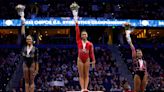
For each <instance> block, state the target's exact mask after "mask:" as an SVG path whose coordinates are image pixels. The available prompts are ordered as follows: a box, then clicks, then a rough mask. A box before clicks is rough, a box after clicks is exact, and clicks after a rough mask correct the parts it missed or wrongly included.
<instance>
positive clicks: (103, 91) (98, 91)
mask: <svg viewBox="0 0 164 92" xmlns="http://www.w3.org/2000/svg"><path fill="white" fill-rule="evenodd" d="M66 92H81V91H66ZM88 92H104V91H88Z"/></svg>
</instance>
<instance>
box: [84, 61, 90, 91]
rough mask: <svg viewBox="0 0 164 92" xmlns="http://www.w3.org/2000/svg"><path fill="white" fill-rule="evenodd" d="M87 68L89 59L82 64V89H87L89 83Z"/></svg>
mask: <svg viewBox="0 0 164 92" xmlns="http://www.w3.org/2000/svg"><path fill="white" fill-rule="evenodd" d="M89 68H90V59H87V61H86V63H85V64H84V83H85V85H84V89H86V90H87V89H88V84H89Z"/></svg>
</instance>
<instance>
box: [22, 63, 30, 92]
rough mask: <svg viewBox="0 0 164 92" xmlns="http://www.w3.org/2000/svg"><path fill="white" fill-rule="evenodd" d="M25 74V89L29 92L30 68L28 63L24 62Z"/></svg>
mask: <svg viewBox="0 0 164 92" xmlns="http://www.w3.org/2000/svg"><path fill="white" fill-rule="evenodd" d="M23 76H24V79H25V91H26V92H29V80H30V79H29V69H28V67H27V66H26V64H23Z"/></svg>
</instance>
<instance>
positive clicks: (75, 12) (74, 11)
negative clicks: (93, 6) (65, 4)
mask: <svg viewBox="0 0 164 92" xmlns="http://www.w3.org/2000/svg"><path fill="white" fill-rule="evenodd" d="M79 8H80V6H79V5H78V4H77V3H76V2H74V3H72V4H71V5H70V9H71V10H72V14H73V16H74V19H75V21H77V20H78V9H79Z"/></svg>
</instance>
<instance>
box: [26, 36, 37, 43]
mask: <svg viewBox="0 0 164 92" xmlns="http://www.w3.org/2000/svg"><path fill="white" fill-rule="evenodd" d="M28 38H29V39H32V43H33V44H35V41H34V38H33V37H32V36H31V35H28V36H27V37H26V39H28Z"/></svg>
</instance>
